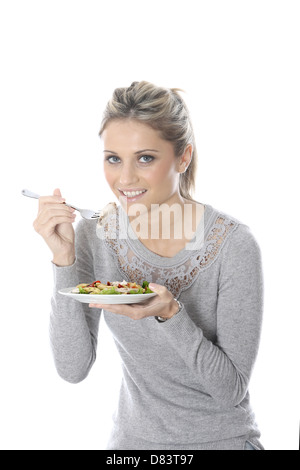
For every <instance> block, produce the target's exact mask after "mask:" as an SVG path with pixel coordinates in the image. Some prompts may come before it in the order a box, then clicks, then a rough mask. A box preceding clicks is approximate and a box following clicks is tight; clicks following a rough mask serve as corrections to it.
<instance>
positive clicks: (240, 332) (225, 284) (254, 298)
mask: <svg viewBox="0 0 300 470" xmlns="http://www.w3.org/2000/svg"><path fill="white" fill-rule="evenodd" d="M221 256H222V260H221V270H220V278H219V292H218V304H217V340H216V342H215V344H214V343H212V342H211V341H209V340H208V339H206V338H205V337H204V335H203V332H202V330H201V328H199V327H197V326H196V325H195V323H194V322H193V321H192V320H191V318H190V317H189V316H188V314H187V312H186V311H185V309H183V310H182V311H181V312H179V313H178V315H175V316H174V317H172V318H171V319H170V320H168V321H167V322H165V323H162V324H161V328H162V329H163V331H164V332H165V335H166V338H167V340H168V341H169V342H170V343H171V345H172V346H173V347H174V348H175V349H176V351H177V352H178V353H179V354H180V356H181V357H182V358H183V360H184V361H185V363H186V365H187V367H188V368H189V369H190V370H191V372H192V373H193V374H195V376H196V377H197V380H198V381H199V388H201V390H204V391H205V392H206V393H207V394H209V395H210V396H211V397H213V398H214V399H215V400H216V401H217V402H218V403H219V404H220V405H221V406H236V405H238V404H239V403H240V402H241V401H242V400H243V398H244V397H245V395H246V393H247V389H248V385H249V380H250V376H251V372H252V369H253V366H254V363H255V359H256V356H257V352H258V346H259V340H260V331H261V323H262V306H263V279H262V267H261V256H260V250H259V247H258V246H257V243H256V241H255V240H254V238H253V236H252V235H251V233H250V232H249V231H248V229H247V228H246V227H244V226H240V227H239V228H238V229H237V230H236V231H235V232H234V233H233V234H232V236H231V239H230V240H228V244H227V246H225V247H224V250H223V253H221Z"/></svg>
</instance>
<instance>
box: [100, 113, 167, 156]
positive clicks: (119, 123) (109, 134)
mask: <svg viewBox="0 0 300 470" xmlns="http://www.w3.org/2000/svg"><path fill="white" fill-rule="evenodd" d="M102 139H103V142H104V145H105V148H109V149H110V150H113V151H116V152H117V151H118V150H117V149H116V148H117V147H118V148H119V149H122V148H123V149H124V148H128V149H129V148H130V149H132V150H133V151H138V150H140V149H144V148H153V149H157V150H167V149H168V150H170V149H172V150H173V146H172V144H171V142H169V141H167V140H165V139H163V138H162V137H161V136H160V132H159V131H157V130H155V129H153V128H152V127H150V126H149V125H148V124H144V123H142V122H140V121H136V120H133V119H126V120H113V121H111V122H109V123H108V124H107V126H106V127H105V129H104V131H103V133H102ZM112 146H114V148H110V147H112Z"/></svg>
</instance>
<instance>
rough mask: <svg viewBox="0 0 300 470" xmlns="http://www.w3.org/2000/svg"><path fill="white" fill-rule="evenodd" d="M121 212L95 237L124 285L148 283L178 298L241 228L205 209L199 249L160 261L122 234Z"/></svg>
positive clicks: (114, 214) (216, 257) (117, 211)
mask: <svg viewBox="0 0 300 470" xmlns="http://www.w3.org/2000/svg"><path fill="white" fill-rule="evenodd" d="M120 210H121V211H122V209H120V208H119V209H118V210H116V211H115V212H114V213H113V214H111V215H110V216H109V217H108V219H107V221H106V223H105V224H104V226H102V225H101V224H99V223H98V226H97V235H98V237H99V238H101V239H102V240H103V242H104V244H105V247H106V249H107V250H108V251H109V252H110V253H111V254H112V258H113V262H114V263H115V264H116V267H117V269H118V271H119V273H120V276H121V277H122V279H126V280H127V281H132V282H133V281H136V282H138V283H141V282H143V281H144V280H148V281H149V282H156V283H157V284H162V285H165V286H166V287H167V288H168V289H169V290H170V291H171V292H172V294H173V295H174V296H175V297H177V298H178V297H179V296H180V294H181V292H183V291H185V290H187V289H188V288H189V287H191V285H192V284H193V283H194V282H195V281H196V279H197V278H198V276H199V275H200V273H201V272H203V271H205V270H206V269H208V268H209V267H210V266H211V265H212V264H213V263H214V262H215V261H216V260H217V259H218V257H219V255H220V253H221V251H222V248H223V247H224V245H225V243H226V241H227V240H228V238H229V237H230V235H231V234H232V233H233V232H234V231H235V230H236V228H237V227H238V226H239V224H240V222H239V221H238V220H236V219H233V218H232V217H230V216H227V215H226V214H223V213H220V212H218V211H216V210H215V209H213V207H211V206H209V205H206V209H205V212H204V214H205V217H203V220H204V232H203V233H204V237H203V241H202V245H201V247H200V248H199V247H198V248H197V247H195V249H194V250H187V249H186V248H185V249H183V250H182V251H180V252H179V253H178V254H177V255H176V256H174V257H173V258H163V257H161V256H159V255H156V254H155V253H153V252H151V251H149V250H148V249H147V248H146V247H145V246H144V245H143V244H142V243H141V242H139V243H140V244H138V243H136V242H137V240H130V239H128V236H126V233H124V232H123V233H122V229H123V230H124V227H123V228H122V221H121V220H120V217H119V215H120ZM124 235H125V236H124Z"/></svg>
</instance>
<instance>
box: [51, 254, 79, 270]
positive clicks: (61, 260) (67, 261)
mask: <svg viewBox="0 0 300 470" xmlns="http://www.w3.org/2000/svg"><path fill="white" fill-rule="evenodd" d="M74 262H75V253H74V252H73V253H65V254H59V255H54V256H53V259H52V263H53V264H55V265H56V266H58V267H66V266H72V264H74Z"/></svg>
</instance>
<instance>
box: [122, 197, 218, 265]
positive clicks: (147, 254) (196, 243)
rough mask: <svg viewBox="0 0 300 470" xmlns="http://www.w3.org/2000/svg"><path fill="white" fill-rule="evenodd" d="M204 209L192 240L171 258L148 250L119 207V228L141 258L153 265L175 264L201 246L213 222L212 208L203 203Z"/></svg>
mask: <svg viewBox="0 0 300 470" xmlns="http://www.w3.org/2000/svg"><path fill="white" fill-rule="evenodd" d="M204 207H205V210H204V214H203V217H202V219H201V221H200V223H199V224H198V227H197V230H196V233H195V236H194V238H193V240H191V241H190V242H189V243H187V245H186V246H185V247H184V248H183V249H182V250H180V251H179V252H178V253H177V254H176V255H175V256H173V257H171V258H167V257H164V256H160V255H158V254H156V253H154V252H153V251H151V250H149V249H148V248H147V247H146V246H145V245H144V244H143V243H142V242H141V241H140V240H139V239H138V238H137V237H136V235H135V233H134V231H133V229H132V227H131V225H130V223H129V219H128V217H127V215H126V214H125V212H124V211H123V210H122V209H120V210H119V221H120V229H121V230H124V232H123V233H126V234H127V235H128V239H127V243H128V245H129V247H130V248H131V249H132V250H133V251H135V252H136V253H137V254H138V255H139V256H140V257H141V258H143V259H144V260H145V261H147V262H149V261H150V262H151V263H152V264H153V265H155V266H163V267H165V266H175V265H178V264H180V263H182V262H184V261H185V260H186V259H188V258H190V256H191V253H192V251H198V252H199V250H200V249H201V248H202V246H203V243H204V240H205V237H206V235H207V233H208V231H209V229H210V227H211V225H212V223H213V213H214V210H213V208H212V207H211V206H210V205H208V204H205V205H204Z"/></svg>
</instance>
